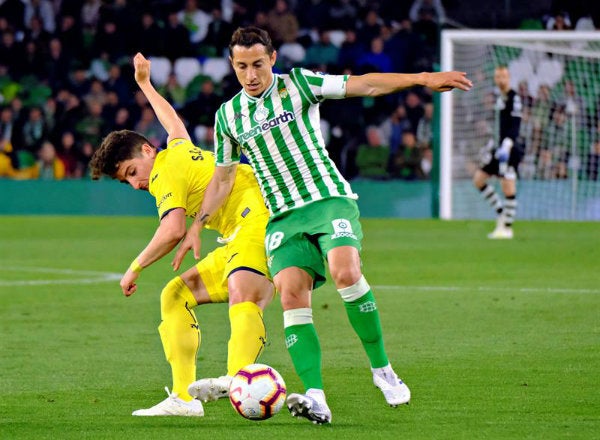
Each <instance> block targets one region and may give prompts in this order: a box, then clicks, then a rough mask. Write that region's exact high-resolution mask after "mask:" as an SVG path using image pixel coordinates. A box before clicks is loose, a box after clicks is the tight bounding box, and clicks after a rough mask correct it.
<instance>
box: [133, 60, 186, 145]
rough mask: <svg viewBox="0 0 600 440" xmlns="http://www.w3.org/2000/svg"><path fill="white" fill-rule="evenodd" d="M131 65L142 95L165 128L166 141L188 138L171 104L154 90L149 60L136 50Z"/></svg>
mask: <svg viewBox="0 0 600 440" xmlns="http://www.w3.org/2000/svg"><path fill="white" fill-rule="evenodd" d="M133 67H134V68H135V81H136V82H137V84H138V86H139V87H140V89H141V90H142V92H144V95H146V98H147V99H148V102H150V105H151V106H152V109H153V110H154V113H156V117H157V118H158V120H159V121H160V123H161V125H162V126H163V128H164V129H165V130H166V132H167V134H168V141H170V140H171V139H187V140H190V135H189V133H188V131H187V129H186V128H185V124H184V123H183V121H182V120H181V118H179V115H178V114H177V112H176V111H175V109H174V108H173V106H172V105H171V104H169V102H168V101H167V100H166V99H165V98H163V97H162V96H161V95H160V93H158V92H157V91H156V89H155V88H154V86H153V85H152V83H151V82H150V68H151V66H150V60H148V59H146V58H145V57H144V55H142V54H141V53H139V52H138V53H137V54H136V55H135V56H134V57H133Z"/></svg>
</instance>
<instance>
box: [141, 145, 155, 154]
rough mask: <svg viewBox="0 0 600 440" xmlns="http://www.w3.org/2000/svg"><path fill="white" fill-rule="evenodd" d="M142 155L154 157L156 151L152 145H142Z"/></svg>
mask: <svg viewBox="0 0 600 440" xmlns="http://www.w3.org/2000/svg"><path fill="white" fill-rule="evenodd" d="M142 153H144V155H145V156H150V157H154V156H155V153H156V150H155V149H154V147H152V146H151V145H148V144H142Z"/></svg>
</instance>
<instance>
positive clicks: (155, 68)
mask: <svg viewBox="0 0 600 440" xmlns="http://www.w3.org/2000/svg"><path fill="white" fill-rule="evenodd" d="M149 60H150V62H151V63H152V68H151V69H150V78H151V79H152V82H153V83H154V84H156V85H157V86H158V87H160V86H163V85H165V84H166V83H167V81H168V80H169V75H170V74H171V71H172V70H173V66H172V65H171V61H170V60H169V59H168V58H165V57H150V58H149Z"/></svg>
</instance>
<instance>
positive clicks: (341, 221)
mask: <svg viewBox="0 0 600 440" xmlns="http://www.w3.org/2000/svg"><path fill="white" fill-rule="evenodd" d="M331 224H332V225H333V234H332V235H331V239H332V240H333V239H336V238H353V239H354V240H357V238H356V235H354V231H352V224H350V221H349V220H347V219H345V218H336V219H335V220H333V221H332V222H331Z"/></svg>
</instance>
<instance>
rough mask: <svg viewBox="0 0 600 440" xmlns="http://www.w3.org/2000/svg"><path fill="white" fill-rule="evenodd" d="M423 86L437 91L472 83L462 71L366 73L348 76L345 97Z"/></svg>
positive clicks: (462, 87)
mask: <svg viewBox="0 0 600 440" xmlns="http://www.w3.org/2000/svg"><path fill="white" fill-rule="evenodd" d="M415 86H423V87H428V88H430V89H432V90H434V91H437V92H446V91H449V90H452V89H454V88H458V89H461V90H465V91H466V90H469V89H470V88H471V86H472V83H471V81H470V80H469V79H467V77H466V74H465V73H464V72H454V71H453V72H434V73H432V72H421V73H367V74H365V75H358V76H354V75H353V76H350V78H349V79H348V82H347V83H346V97H348V98H351V97H355V96H381V95H389V94H391V93H397V92H399V91H401V90H404V89H408V88H410V87H415Z"/></svg>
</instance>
